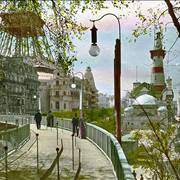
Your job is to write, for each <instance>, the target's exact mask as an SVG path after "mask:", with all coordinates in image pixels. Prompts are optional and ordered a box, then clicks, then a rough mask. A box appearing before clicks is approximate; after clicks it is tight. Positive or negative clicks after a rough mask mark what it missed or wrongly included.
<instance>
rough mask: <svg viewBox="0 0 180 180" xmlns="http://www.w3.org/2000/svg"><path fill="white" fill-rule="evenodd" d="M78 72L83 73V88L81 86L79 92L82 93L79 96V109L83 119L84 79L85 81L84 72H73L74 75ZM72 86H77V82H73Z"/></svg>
mask: <svg viewBox="0 0 180 180" xmlns="http://www.w3.org/2000/svg"><path fill="white" fill-rule="evenodd" d="M76 74H81V76H82V78H81V88H80V93H79V95H80V96H79V110H80V119H82V120H83V81H84V74H83V73H82V72H76V73H73V75H76ZM73 83H74V82H73ZM71 86H72V88H75V87H76V85H75V84H72V85H71Z"/></svg>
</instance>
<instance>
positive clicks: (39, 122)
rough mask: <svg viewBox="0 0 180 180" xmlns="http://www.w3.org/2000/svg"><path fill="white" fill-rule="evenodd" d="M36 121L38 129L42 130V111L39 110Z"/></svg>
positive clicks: (35, 117)
mask: <svg viewBox="0 0 180 180" xmlns="http://www.w3.org/2000/svg"><path fill="white" fill-rule="evenodd" d="M34 120H35V121H36V126H37V129H41V120H42V115H41V113H40V110H38V111H37V113H36V114H35V116H34Z"/></svg>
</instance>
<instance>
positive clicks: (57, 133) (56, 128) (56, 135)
mask: <svg viewBox="0 0 180 180" xmlns="http://www.w3.org/2000/svg"><path fill="white" fill-rule="evenodd" d="M56 132H57V134H56V136H57V146H58V141H59V131H58V122H56Z"/></svg>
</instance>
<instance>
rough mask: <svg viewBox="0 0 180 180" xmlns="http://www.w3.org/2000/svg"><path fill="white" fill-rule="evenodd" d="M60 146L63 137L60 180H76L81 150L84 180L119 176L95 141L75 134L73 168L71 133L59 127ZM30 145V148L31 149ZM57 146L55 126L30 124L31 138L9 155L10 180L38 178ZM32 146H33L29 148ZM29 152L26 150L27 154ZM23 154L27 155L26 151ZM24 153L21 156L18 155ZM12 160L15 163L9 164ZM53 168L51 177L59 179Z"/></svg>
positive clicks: (53, 156)
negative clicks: (36, 141) (35, 141)
mask: <svg viewBox="0 0 180 180" xmlns="http://www.w3.org/2000/svg"><path fill="white" fill-rule="evenodd" d="M35 133H39V168H40V172H39V175H37V170H36V166H37V164H36V162H37V161H36V157H37V156H36V154H37V148H36V143H35V144H34V145H33V146H32V147H31V145H32V144H33V142H34V140H35V138H36V136H35ZM58 137H59V141H58V144H59V148H61V140H60V139H62V141H63V146H64V150H63V153H62V155H61V157H60V179H61V180H63V179H66V180H71V179H72V180H73V179H74V176H75V173H76V170H77V168H78V159H79V152H78V148H80V149H81V163H82V166H81V172H80V178H79V179H83V180H86V179H87V180H88V179H89V180H113V179H116V178H115V176H114V173H113V167H112V165H111V163H110V162H109V161H108V160H107V158H106V157H105V156H104V154H103V153H102V152H101V151H100V150H99V149H98V148H97V147H96V146H94V145H93V144H92V143H90V142H89V141H88V140H85V139H79V138H77V137H76V146H75V155H74V157H75V164H74V170H73V168H72V136H71V132H69V131H66V130H61V129H59V136H58ZM30 147H31V148H30ZM56 147H57V131H56V129H55V128H48V129H47V128H46V127H45V126H42V128H41V129H40V130H37V129H36V127H35V125H31V138H30V141H29V142H28V143H27V144H26V145H25V146H24V147H22V148H21V149H20V150H19V151H17V152H15V153H13V154H12V155H11V156H9V157H8V162H9V165H8V170H9V172H8V179H9V180H11V179H12V180H16V179H17V180H31V179H33V180H34V179H39V176H42V174H43V173H44V172H45V170H46V169H48V168H49V166H50V165H51V163H52V161H53V160H54V158H55V157H56ZM29 148H30V149H29ZM24 152H26V153H24ZM23 153H24V154H23ZM20 155H21V157H20V158H18V157H19V156H20ZM17 158H18V159H17ZM10 162H12V163H10ZM2 163H3V162H1V164H0V168H1V170H0V179H2V180H3V179H4V178H1V177H3V176H4V170H3V169H2V168H3V165H2ZM56 169H57V168H56V167H55V170H54V171H53V173H52V174H51V176H50V177H49V178H48V180H53V179H54V180H55V179H57V171H56Z"/></svg>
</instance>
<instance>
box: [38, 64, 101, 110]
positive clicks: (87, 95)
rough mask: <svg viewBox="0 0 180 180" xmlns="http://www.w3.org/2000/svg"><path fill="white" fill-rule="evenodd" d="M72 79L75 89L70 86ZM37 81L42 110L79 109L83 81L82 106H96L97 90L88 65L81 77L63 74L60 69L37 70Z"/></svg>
mask: <svg viewBox="0 0 180 180" xmlns="http://www.w3.org/2000/svg"><path fill="white" fill-rule="evenodd" d="M39 70H40V69H39ZM73 79H74V81H75V83H76V88H75V89H73V88H72V87H71V84H72V83H73ZM39 81H40V83H41V85H40V91H39V92H40V104H41V105H40V107H41V111H42V112H48V111H49V110H51V111H53V112H57V111H72V110H75V109H79V107H80V88H81V83H83V108H94V107H97V102H98V98H97V97H98V94H97V93H98V91H97V89H96V87H95V83H94V78H93V74H92V72H91V68H90V67H88V68H87V69H86V72H85V73H84V78H83V79H80V78H79V77H77V76H75V77H73V76H72V75H69V74H65V73H64V72H63V70H62V69H52V73H43V72H40V71H39Z"/></svg>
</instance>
